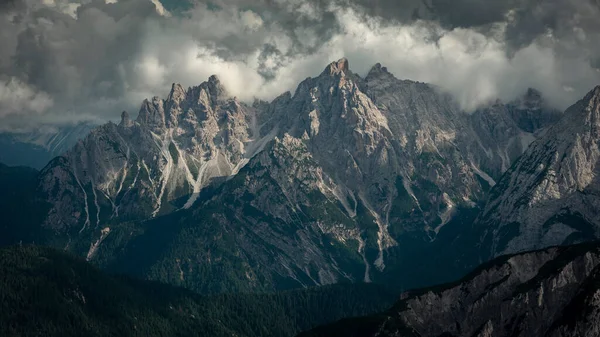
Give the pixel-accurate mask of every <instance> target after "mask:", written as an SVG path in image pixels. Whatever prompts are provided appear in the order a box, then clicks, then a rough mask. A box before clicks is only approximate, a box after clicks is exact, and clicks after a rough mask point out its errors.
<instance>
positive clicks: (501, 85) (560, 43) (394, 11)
mask: <svg viewBox="0 0 600 337" xmlns="http://www.w3.org/2000/svg"><path fill="white" fill-rule="evenodd" d="M599 15H600V9H599V4H598V2H597V1H596V0H452V1H450V0H375V1H372V0H370V1H367V0H337V1H324V0H310V1H296V0H219V1H211V2H203V1H196V0H190V2H187V3H183V2H182V1H175V0H171V1H168V0H162V2H159V1H158V0H13V1H4V2H2V3H1V4H0V45H2V46H3V48H0V129H14V128H26V127H28V126H35V125H38V124H40V123H66V122H73V121H79V120H96V121H104V120H109V119H115V118H117V116H118V114H119V112H120V111H122V110H124V109H126V110H130V111H131V110H133V111H135V110H137V109H138V107H139V104H140V102H141V101H142V100H143V99H144V98H147V97H151V96H154V95H159V96H165V95H166V91H167V90H168V88H169V87H170V84H171V83H172V82H179V83H182V84H183V85H185V86H191V85H197V84H199V83H201V82H203V81H205V80H206V79H207V78H208V77H209V76H210V75H212V74H217V75H218V76H219V77H221V80H222V82H223V83H224V84H225V85H226V87H227V88H228V90H229V91H230V92H231V93H232V94H233V95H236V96H238V97H239V98H240V99H242V100H246V101H252V100H253V99H254V98H261V99H271V98H273V97H275V96H277V95H279V94H280V93H282V92H283V91H285V90H294V89H295V86H296V85H297V84H298V82H300V81H301V80H303V79H304V78H306V77H308V76H315V75H317V74H319V73H320V72H321V70H322V69H323V68H324V67H325V65H326V64H328V63H329V62H330V61H332V60H335V59H337V58H340V57H342V56H345V57H348V58H349V60H350V65H351V68H352V70H354V71H355V72H357V73H358V74H359V75H364V74H366V72H367V71H368V70H369V68H370V67H371V66H372V65H374V64H375V63H377V62H381V63H382V64H384V65H386V66H387V67H388V69H389V70H390V71H391V72H392V73H394V74H395V75H396V76H397V77H399V78H405V79H413V80H419V81H424V82H429V83H433V84H437V85H439V86H440V87H442V88H443V89H445V90H447V91H448V92H450V93H452V94H453V95H454V96H455V97H456V98H457V100H458V101H459V102H460V103H461V104H462V106H463V107H464V108H465V109H466V110H470V109H474V108H476V107H477V106H478V105H479V104H482V103H485V102H487V101H489V100H492V99H496V98H500V99H503V100H510V99H512V98H514V97H516V96H518V95H520V94H521V93H523V92H524V91H525V90H526V88H528V87H535V88H537V89H539V90H540V91H542V93H544V94H545V95H546V97H548V99H549V100H550V102H551V103H552V104H553V105H555V106H556V107H559V108H565V107H566V106H568V105H569V104H571V103H573V102H574V101H575V100H576V99H578V98H580V97H581V96H583V95H584V94H585V92H587V91H588V90H589V89H590V88H591V87H593V86H594V85H597V84H600V72H599V71H598V67H599V66H600V46H599V45H598V44H597V43H595V42H594V41H600V20H598V19H597V18H598V17H600V16H599ZM134 114H135V113H134Z"/></svg>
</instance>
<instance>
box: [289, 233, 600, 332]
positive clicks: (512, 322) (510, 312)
mask: <svg viewBox="0 0 600 337" xmlns="http://www.w3.org/2000/svg"><path fill="white" fill-rule="evenodd" d="M599 282H600V245H599V244H598V243H588V244H582V245H578V246H569V247H558V248H550V249H546V250H541V251H535V252H528V253H523V254H518V255H512V256H503V257H499V258H497V259H495V260H492V261H490V262H488V263H486V264H484V265H482V266H480V267H479V268H477V269H476V270H475V271H473V272H472V273H470V274H469V275H467V276H466V277H465V278H463V279H462V280H460V281H458V282H455V283H451V284H446V285H442V286H438V287H433V288H426V289H421V290H416V291H410V292H407V293H405V294H403V295H402V296H401V297H402V298H401V300H400V301H398V302H397V303H396V304H395V305H394V306H393V307H392V308H391V309H389V310H387V311H385V312H382V313H380V314H378V315H374V316H367V317H363V318H352V319H345V320H342V321H340V322H337V323H334V324H331V325H328V326H324V327H319V328H316V329H314V330H312V331H309V332H306V333H302V334H300V335H299V336H302V337H317V336H323V337H324V336H327V337H335V336H344V337H359V336H360V337H369V336H373V337H375V336H378V337H385V336H390V337H391V336H420V337H427V336H432V337H433V336H456V337H459V336H481V337H483V336H486V337H496V336H497V337H502V336H598V331H599V330H598V328H599V327H600V319H599V318H598V312H599V310H600V303H599V302H598V297H599V296H600V290H599V289H600V288H599V287H598V284H599Z"/></svg>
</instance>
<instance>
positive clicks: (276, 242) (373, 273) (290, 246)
mask: <svg viewBox="0 0 600 337" xmlns="http://www.w3.org/2000/svg"><path fill="white" fill-rule="evenodd" d="M87 127H88V126H85V125H82V126H80V127H78V128H76V129H77V130H80V131H81V133H80V132H79V131H73V132H72V133H71V135H72V136H68V137H65V138H64V141H65V144H73V145H72V146H71V147H70V148H69V149H68V150H66V151H64V152H63V153H62V154H61V155H59V156H56V157H54V158H53V159H52V160H50V161H49V162H48V164H47V165H45V166H44V167H43V168H42V169H41V170H39V171H37V170H35V169H30V168H25V167H8V166H4V165H0V181H1V182H2V186H6V188H3V189H2V190H1V191H0V201H1V202H0V211H2V212H3V214H4V217H5V219H6V221H4V222H3V224H2V225H0V243H1V244H2V245H10V244H17V243H21V244H23V243H24V244H28V243H35V244H41V245H47V246H52V247H54V248H56V249H60V250H63V251H67V252H69V253H71V254H75V255H78V256H80V257H81V258H84V259H85V260H87V261H88V262H90V263H92V264H94V265H96V266H98V267H100V268H101V269H103V270H104V271H108V272H111V273H118V274H127V275H129V276H134V277H137V278H141V279H145V280H151V281H160V282H163V283H168V284H170V285H175V286H180V287H184V288H187V289H189V290H193V291H195V292H197V293H200V294H203V295H214V294H223V293H257V292H258V293H264V292H273V291H290V290H293V289H305V288H310V287H315V286H326V285H333V284H338V283H351V284H360V283H379V284H384V285H386V286H387V287H391V288H393V289H395V291H397V292H398V293H399V292H402V291H403V290H407V289H418V288H420V289H422V290H414V291H408V292H404V293H403V295H402V296H401V298H400V300H399V302H398V303H397V304H396V305H394V306H393V307H392V308H391V309H389V310H388V311H386V312H384V313H383V314H379V315H376V316H371V317H365V318H361V319H356V320H352V321H347V322H345V323H339V324H337V325H335V324H334V325H332V326H330V327H323V328H318V329H316V330H313V331H310V332H307V336H311V335H315V336H324V335H327V336H335V335H344V336H352V333H356V334H355V335H356V336H399V335H402V336H404V335H408V336H411V335H419V336H429V335H431V336H505V335H511V334H523V335H524V334H529V335H548V336H574V335H572V334H569V333H567V332H568V329H567V328H566V327H565V326H568V327H573V326H575V327H576V328H577V329H579V330H577V331H582V332H589V331H594V329H595V325H594V324H596V323H595V320H594V319H588V318H589V317H591V316H590V315H593V314H594V313H595V312H596V311H595V310H596V309H595V307H596V304H595V300H594V298H595V297H594V296H595V289H596V288H594V287H595V285H596V284H597V283H596V274H597V273H596V269H597V268H596V267H597V266H596V265H597V261H596V260H598V259H597V254H598V252H597V245H596V244H587V245H586V244H584V245H577V246H570V247H569V248H561V247H558V248H556V247H555V248H549V247H554V246H563V245H572V244H577V243H581V242H586V241H593V240H595V239H597V238H598V237H599V235H600V233H599V230H598V229H599V228H600V227H599V226H600V222H599V220H598V219H600V217H599V216H598V212H599V211H600V199H599V197H598V196H600V191H599V190H598V186H599V184H598V181H597V180H598V179H597V176H598V173H599V172H598V170H599V168H598V167H597V166H598V165H597V164H598V160H599V158H600V148H599V144H598V142H599V139H600V131H599V130H600V87H596V88H594V89H593V90H592V91H590V92H589V93H588V94H587V95H586V96H585V97H583V98H582V99H581V100H580V101H578V102H576V103H575V104H574V105H572V106H571V107H570V108H568V109H567V110H566V111H565V112H559V111H557V110H555V109H553V108H551V107H550V106H548V105H547V103H546V102H545V100H544V98H543V97H542V95H541V94H540V93H539V92H537V91H536V90H534V89H530V90H528V91H527V92H526V93H524V94H523V96H522V97H520V98H519V99H517V100H515V101H512V102H500V101H495V102H490V104H488V105H485V106H482V107H481V108H479V109H477V110H476V111H472V112H466V111H464V110H463V109H461V107H460V105H459V104H458V103H457V102H456V101H455V100H454V98H453V97H452V96H450V95H449V94H447V93H444V91H443V90H441V89H440V88H438V87H435V86H433V85H429V84H425V83H419V82H414V81H409V80H401V79H398V78H396V77H395V76H394V75H393V74H391V73H390V72H389V71H388V70H387V69H386V68H385V67H384V66H382V65H380V64H377V65H375V66H374V67H373V68H372V69H371V70H370V71H369V72H368V74H367V75H366V76H364V77H361V76H359V75H357V74H355V73H354V72H352V71H351V69H350V66H349V63H348V60H346V59H341V60H339V61H336V62H332V63H331V64H329V65H328V66H327V67H326V68H325V69H324V70H323V72H322V73H321V74H320V75H318V76H317V77H314V78H307V79H306V80H304V81H302V82H301V83H300V84H299V85H298V87H297V89H296V91H295V92H294V93H291V92H286V93H283V94H281V95H280V96H278V97H277V98H275V99H274V100H273V101H271V102H266V101H259V100H256V101H255V102H253V103H252V104H248V103H245V102H241V101H239V100H238V99H237V98H236V97H233V96H231V95H230V94H229V93H228V92H227V90H226V86H225V85H224V84H223V83H221V81H220V80H219V78H218V77H216V76H211V77H210V78H209V79H208V81H206V82H204V83H202V84H200V85H199V86H195V87H190V88H184V87H183V86H181V85H179V84H173V85H172V88H171V90H170V93H169V94H168V95H167V97H166V98H164V99H161V98H159V97H153V98H152V99H148V100H145V101H144V102H143V103H142V105H141V108H140V110H139V112H138V115H137V116H136V118H135V119H133V118H131V117H130V115H129V113H127V112H123V113H122V116H121V121H120V122H119V123H118V124H116V123H112V122H109V123H107V124H105V125H102V126H99V127H96V128H94V129H93V130H91V131H89V133H88V132H87V131H85V130H86V128H87ZM82 134H86V135H85V136H84V137H80V136H81V135H82ZM50 143H52V144H54V145H56V144H57V143H56V142H50ZM50 143H47V144H50ZM59 143H60V142H59ZM61 144H62V143H61ZM52 148H53V149H59V147H56V146H55V147H52ZM53 151H59V150H53ZM61 151H62V150H61ZM35 254H38V253H37V252H36V253H35ZM44 254H46V253H44ZM507 254H508V255H507ZM515 254H516V255H515ZM490 260H492V262H488V261H490ZM477 266H480V267H479V268H477V269H476V270H475V271H473V272H471V273H470V274H469V275H467V276H466V277H464V278H463V279H462V280H461V281H458V282H455V283H447V284H446V285H445V286H442V287H437V288H427V287H431V286H435V285H438V284H442V283H446V282H450V281H454V280H456V279H459V278H460V277H463V276H464V275H465V274H466V273H467V272H469V271H470V270H473V269H474V268H475V267H477ZM86 268H87V267H86ZM140 296H141V297H144V296H146V295H140ZM534 299H535V300H534ZM378 303H383V302H379V301H378ZM506 303H510V305H507V304H506ZM540 303H541V304H540ZM388 304H389V303H387V304H386V305H388ZM536 304H537V306H536ZM584 304H585V306H584ZM573 306H584V307H585V308H587V309H585V310H583V309H582V310H572V308H573ZM383 307H384V306H378V307H376V308H375V306H369V308H370V309H376V310H382V308H383ZM578 308H579V307H578ZM580 308H583V307H580ZM588 309H589V310H588ZM570 310H571V311H573V314H572V315H571V314H570V312H569V311H570ZM372 311H374V310H372ZM372 311H371V312H372ZM498 311H501V312H505V313H506V314H503V315H502V316H500V318H498V317H495V316H494V315H495V313H496V312H498ZM365 313H367V312H350V313H349V312H345V311H344V312H343V313H340V315H338V316H336V317H333V318H332V319H331V320H329V321H328V322H331V321H333V320H335V319H338V318H341V317H345V316H347V315H349V314H352V315H353V314H365ZM586 317H588V318H586ZM475 318H476V319H475ZM328 322H324V321H321V322H316V323H314V324H313V323H311V324H310V326H309V325H303V326H302V327H299V328H297V329H296V330H294V331H293V333H297V332H299V331H301V330H305V329H309V328H313V327H314V326H316V325H317V323H319V324H321V323H328ZM431 322H436V324H431ZM565 324H566V325H565ZM353 331H354V332H353ZM289 333H292V332H288V334H289ZM250 335H252V334H250ZM259 335H260V334H259Z"/></svg>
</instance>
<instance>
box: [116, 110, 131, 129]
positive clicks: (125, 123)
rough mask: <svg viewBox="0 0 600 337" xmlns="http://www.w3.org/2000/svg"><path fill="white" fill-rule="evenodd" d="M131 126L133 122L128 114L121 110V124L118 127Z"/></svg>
mask: <svg viewBox="0 0 600 337" xmlns="http://www.w3.org/2000/svg"><path fill="white" fill-rule="evenodd" d="M132 125H133V121H132V120H131V119H130V118H129V113H128V112H127V111H125V110H123V112H121V123H119V126H121V127H124V128H128V127H130V126H132Z"/></svg>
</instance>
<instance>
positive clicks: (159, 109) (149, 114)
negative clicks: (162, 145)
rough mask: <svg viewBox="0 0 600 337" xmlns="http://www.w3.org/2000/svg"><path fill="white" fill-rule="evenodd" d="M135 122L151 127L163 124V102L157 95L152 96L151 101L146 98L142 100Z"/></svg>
mask: <svg viewBox="0 0 600 337" xmlns="http://www.w3.org/2000/svg"><path fill="white" fill-rule="evenodd" d="M137 122H138V123H140V124H142V125H148V126H153V127H159V128H160V127H164V126H165V109H164V102H163V100H161V99H160V98H158V97H157V96H154V97H153V98H152V101H149V100H147V99H145V100H144V102H142V107H141V108H140V112H139V114H138V117H137Z"/></svg>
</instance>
